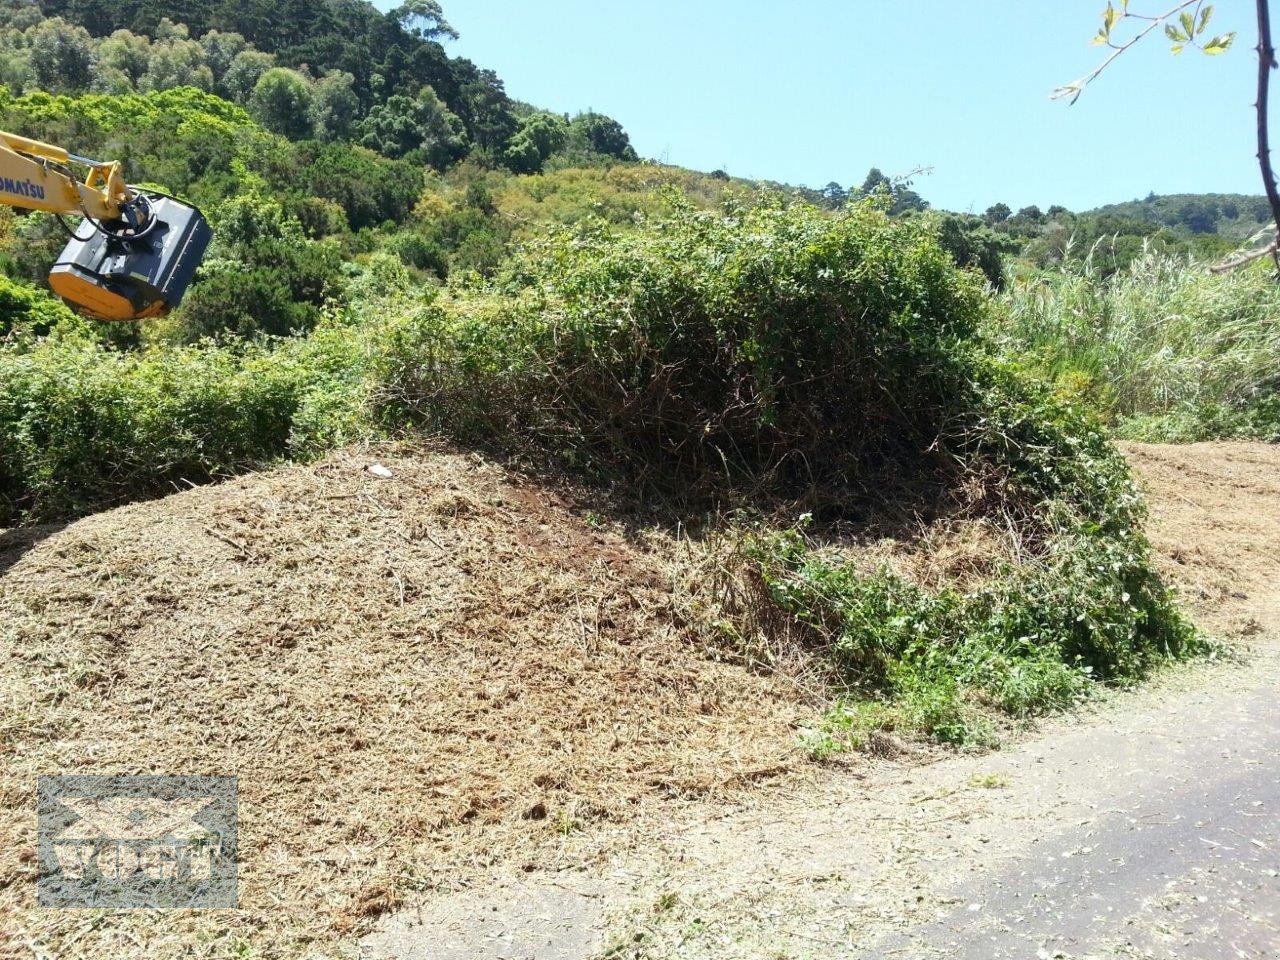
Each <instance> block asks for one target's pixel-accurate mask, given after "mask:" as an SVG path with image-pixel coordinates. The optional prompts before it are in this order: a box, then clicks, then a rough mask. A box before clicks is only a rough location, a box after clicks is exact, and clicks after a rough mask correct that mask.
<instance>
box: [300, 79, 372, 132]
mask: <svg viewBox="0 0 1280 960" xmlns="http://www.w3.org/2000/svg"><path fill="white" fill-rule="evenodd" d="M354 86H355V77H353V76H352V75H351V74H349V73H344V72H342V71H340V70H334V71H332V72H330V73H327V74H325V75H324V76H323V77H321V78H320V80H319V81H317V82H316V84H315V86H314V87H313V88H312V99H311V119H312V123H313V124H314V127H315V132H316V136H317V137H319V138H320V139H321V140H347V139H350V137H351V134H352V132H353V131H354V130H355V125H356V120H357V118H358V117H359V116H360V98H359V97H357V96H356V93H355V89H354Z"/></svg>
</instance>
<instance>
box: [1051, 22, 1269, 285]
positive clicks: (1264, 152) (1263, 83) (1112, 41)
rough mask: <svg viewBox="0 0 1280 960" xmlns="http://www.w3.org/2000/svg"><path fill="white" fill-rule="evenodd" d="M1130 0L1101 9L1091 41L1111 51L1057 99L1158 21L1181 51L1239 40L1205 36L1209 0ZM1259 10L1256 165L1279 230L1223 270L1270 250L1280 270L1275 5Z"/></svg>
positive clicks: (1212, 50) (1074, 92) (1072, 93)
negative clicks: (1123, 34) (1121, 32)
mask: <svg viewBox="0 0 1280 960" xmlns="http://www.w3.org/2000/svg"><path fill="white" fill-rule="evenodd" d="M1129 2H1130V0H1120V6H1119V7H1117V6H1115V4H1113V3H1108V4H1107V8H1106V10H1104V11H1103V13H1102V27H1101V28H1100V29H1099V30H1098V33H1097V35H1096V36H1095V37H1094V38H1093V42H1094V43H1095V44H1097V45H1099V46H1106V47H1109V48H1110V49H1111V54H1110V55H1109V56H1108V57H1107V58H1106V59H1105V60H1103V61H1102V63H1101V64H1099V65H1098V67H1097V68H1096V69H1095V70H1094V71H1093V72H1092V73H1089V74H1086V75H1085V76H1083V77H1081V78H1080V79H1079V80H1075V81H1073V82H1071V83H1068V84H1067V85H1066V86H1062V87H1058V88H1057V89H1056V90H1054V91H1053V94H1052V98H1053V99H1055V100H1058V99H1062V98H1065V97H1070V98H1071V102H1072V103H1075V102H1076V101H1077V100H1079V99H1080V95H1081V94H1082V93H1084V89H1085V87H1087V86H1088V85H1089V84H1090V83H1092V82H1093V81H1094V80H1096V79H1098V77H1100V76H1101V75H1102V73H1103V72H1104V71H1105V70H1106V69H1107V68H1108V67H1109V66H1111V64H1113V63H1115V61H1116V60H1117V59H1119V58H1120V57H1121V56H1122V55H1123V54H1124V53H1126V52H1127V51H1129V50H1131V49H1132V48H1133V47H1134V46H1135V45H1136V44H1138V43H1140V42H1141V41H1142V40H1143V39H1144V38H1145V37H1147V36H1149V35H1150V34H1151V33H1152V32H1153V31H1155V30H1156V28H1157V27H1164V32H1165V36H1166V37H1168V38H1169V40H1170V41H1172V43H1173V47H1172V50H1173V53H1174V55H1175V56H1176V55H1177V54H1180V53H1182V51H1183V50H1185V49H1186V48H1187V47H1188V46H1192V47H1195V48H1196V49H1198V50H1200V51H1202V52H1204V53H1206V54H1209V55H1210V56H1213V55H1216V54H1220V53H1226V51H1227V50H1229V49H1231V46H1232V44H1233V43H1234V42H1235V38H1236V35H1235V33H1234V32H1232V33H1223V34H1217V35H1214V36H1211V37H1210V38H1209V39H1207V40H1205V39H1203V38H1204V37H1205V36H1206V34H1207V32H1208V28H1209V23H1210V21H1211V20H1212V19H1213V4H1211V3H1205V0H1182V2H1181V3H1178V4H1177V5H1175V6H1174V7H1173V8H1172V9H1171V10H1168V11H1166V12H1165V13H1162V14H1159V15H1156V16H1150V15H1146V14H1139V13H1134V12H1133V11H1132V10H1130V9H1129ZM1255 5H1256V7H1257V12H1258V46H1257V51H1258V99H1257V100H1256V101H1255V103H1254V110H1255V113H1256V115H1257V131H1258V166H1259V168H1260V170H1261V173H1262V185H1263V188H1264V189H1265V191H1266V194H1267V203H1268V204H1269V205H1270V207H1271V217H1272V220H1274V221H1275V225H1276V232H1275V236H1274V237H1273V238H1272V241H1271V243H1270V244H1268V245H1267V246H1266V247H1264V248H1263V249H1262V250H1259V251H1253V252H1251V253H1246V254H1244V255H1242V256H1238V257H1236V258H1234V259H1232V260H1229V261H1227V262H1226V263H1224V264H1222V265H1220V267H1219V268H1218V269H1219V271H1227V270H1233V269H1236V268H1238V267H1241V266H1244V265H1246V264H1249V263H1252V262H1253V261H1255V260H1259V259H1261V258H1262V257H1265V256H1270V257H1272V259H1273V260H1274V261H1275V264H1276V270H1277V272H1280V188H1278V187H1277V185H1276V177H1275V170H1274V169H1273V167H1272V164H1271V136H1270V128H1269V125H1270V117H1269V105H1270V98H1271V74H1272V71H1274V70H1275V69H1276V68H1277V66H1280V64H1277V62H1276V51H1275V46H1274V45H1273V44H1272V42H1271V5H1270V3H1269V0H1256V4H1255ZM1130 21H1132V22H1134V23H1135V24H1141V26H1140V27H1139V28H1138V29H1137V31H1136V32H1135V33H1134V34H1133V35H1132V36H1129V37H1128V39H1124V40H1121V39H1117V28H1120V27H1123V26H1124V25H1125V24H1126V23H1128V22H1130Z"/></svg>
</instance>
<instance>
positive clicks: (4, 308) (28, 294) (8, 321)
mask: <svg viewBox="0 0 1280 960" xmlns="http://www.w3.org/2000/svg"><path fill="white" fill-rule="evenodd" d="M77 320H78V318H77V317H76V315H75V314H74V313H72V312H71V309H70V308H69V307H67V306H66V305H65V304H64V303H63V302H62V301H61V300H58V299H57V298H56V297H51V296H49V294H47V293H44V292H43V291H41V290H37V289H36V288H34V287H29V286H26V285H24V284H18V283H14V282H13V281H12V280H8V279H5V278H4V277H0V339H3V338H4V337H6V336H9V335H10V334H12V333H18V334H26V335H29V336H44V335H45V334H47V333H49V332H50V331H51V330H53V329H54V328H55V327H58V326H67V325H74V324H76V323H77Z"/></svg>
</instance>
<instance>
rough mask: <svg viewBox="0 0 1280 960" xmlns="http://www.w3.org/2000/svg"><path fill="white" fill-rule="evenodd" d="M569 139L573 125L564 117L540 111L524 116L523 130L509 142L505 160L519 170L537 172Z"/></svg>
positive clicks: (503, 156)
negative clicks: (570, 128)
mask: <svg viewBox="0 0 1280 960" xmlns="http://www.w3.org/2000/svg"><path fill="white" fill-rule="evenodd" d="M568 141H569V124H568V123H567V122H566V121H565V119H564V117H561V116H559V115H557V114H554V113H544V112H542V111H538V112H536V113H531V114H529V116H527V117H524V118H522V119H521V121H520V129H519V130H518V131H516V135H515V136H514V137H512V138H511V141H510V142H509V143H508V144H507V149H506V150H505V151H504V152H503V155H502V159H503V162H504V163H505V164H506V165H507V166H508V167H510V168H511V169H512V170H514V171H515V172H516V173H537V172H538V171H540V170H541V169H542V166H543V164H545V163H546V162H547V159H548V158H549V157H550V156H551V155H552V154H554V153H558V152H559V151H561V150H563V149H564V147H565V144H567V143H568Z"/></svg>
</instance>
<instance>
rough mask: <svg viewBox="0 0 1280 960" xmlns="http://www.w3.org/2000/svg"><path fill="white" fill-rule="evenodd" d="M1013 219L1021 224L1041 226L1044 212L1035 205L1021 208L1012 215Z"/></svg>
mask: <svg viewBox="0 0 1280 960" xmlns="http://www.w3.org/2000/svg"><path fill="white" fill-rule="evenodd" d="M1014 219H1015V220H1017V221H1018V222H1019V223H1023V224H1041V223H1044V222H1045V215H1044V211H1042V210H1041V209H1040V208H1039V207H1037V206H1036V205H1035V204H1032V205H1031V206H1029V207H1023V208H1022V209H1021V210H1019V211H1018V212H1017V214H1015V215H1014Z"/></svg>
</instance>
